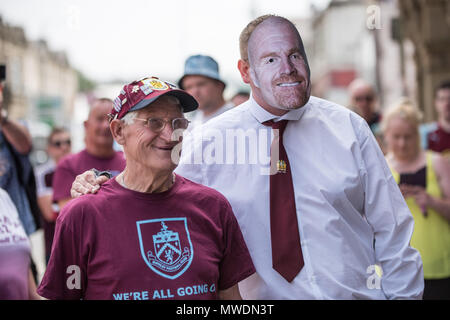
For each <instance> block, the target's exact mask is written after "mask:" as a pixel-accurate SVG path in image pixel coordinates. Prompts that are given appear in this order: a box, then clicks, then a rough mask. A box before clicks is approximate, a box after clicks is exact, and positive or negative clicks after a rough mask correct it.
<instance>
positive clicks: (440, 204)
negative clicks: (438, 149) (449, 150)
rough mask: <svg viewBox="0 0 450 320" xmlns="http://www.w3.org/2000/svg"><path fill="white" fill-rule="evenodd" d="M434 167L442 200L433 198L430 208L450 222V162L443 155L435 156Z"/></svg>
mask: <svg viewBox="0 0 450 320" xmlns="http://www.w3.org/2000/svg"><path fill="white" fill-rule="evenodd" d="M433 165H434V170H435V172H436V176H437V179H438V183H439V187H440V188H441V192H442V198H441V199H438V198H433V199H432V201H431V204H430V207H431V208H432V209H434V210H435V211H436V212H437V213H439V214H440V215H441V216H443V217H444V218H445V219H446V220H448V221H450V162H449V160H448V159H447V158H445V157H443V156H442V155H440V154H435V155H434V158H433Z"/></svg>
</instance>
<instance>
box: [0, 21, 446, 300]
mask: <svg viewBox="0 0 450 320" xmlns="http://www.w3.org/2000/svg"><path fill="white" fill-rule="evenodd" d="M239 49H240V59H239V61H238V69H239V72H240V75H241V77H242V80H243V82H244V83H245V84H248V85H249V86H250V88H251V93H248V92H237V93H236V94H235V95H234V96H233V98H232V99H230V101H226V99H225V98H224V90H225V87H226V82H225V81H224V80H223V79H222V78H221V76H220V73H219V65H218V63H217V62H216V61H215V60H214V59H213V58H212V57H210V56H206V55H192V56H190V57H189V58H188V59H187V60H186V62H185V66H184V72H183V76H182V77H181V78H180V79H179V81H178V86H177V85H175V84H173V83H171V82H168V81H165V80H163V79H160V78H159V77H155V76H153V75H149V76H148V77H146V78H144V79H141V80H136V81H133V82H131V83H128V84H125V85H124V86H123V89H122V90H121V92H120V93H119V94H118V96H117V98H115V99H109V98H101V99H97V100H96V101H95V102H94V103H93V104H92V106H91V108H90V112H89V115H88V117H87V119H86V121H85V122H84V129H85V149H83V150H82V151H80V152H78V153H71V139H70V133H69V132H68V131H67V130H66V129H64V128H60V127H56V128H54V129H53V130H52V132H51V133H50V135H49V137H48V141H47V153H48V155H49V158H50V160H49V161H48V162H47V163H45V164H44V165H41V166H38V167H36V168H33V167H32V166H31V163H30V161H29V160H28V155H29V153H30V151H31V149H32V139H31V137H30V135H29V133H28V131H27V129H26V127H25V126H24V125H23V124H21V123H19V122H16V121H13V120H11V119H9V118H8V115H7V112H5V110H6V109H5V108H4V106H3V96H2V95H1V91H0V111H1V113H0V299H43V298H46V299H134V300H137V299H164V298H173V299H186V298H187V299H264V300H267V299H275V300H277V299H450V82H445V81H444V82H443V83H442V84H440V85H439V86H438V87H437V88H436V92H435V109H436V113H437V115H438V118H437V121H436V123H435V124H434V125H433V126H429V125H427V126H424V125H423V123H422V118H421V113H420V111H419V110H418V108H417V107H416V106H414V104H413V102H411V101H410V100H408V99H406V98H401V97H399V102H398V103H397V104H395V105H393V106H381V107H380V106H378V107H377V104H376V102H377V94H376V90H375V88H374V86H372V85H371V84H370V83H369V82H367V81H366V80H364V79H355V80H354V81H353V82H352V83H351V84H350V85H349V86H348V95H349V104H348V106H340V105H338V104H335V103H333V102H331V101H327V100H324V99H321V98H318V97H314V96H312V95H311V86H312V85H311V70H310V67H309V64H308V59H307V56H306V52H305V48H304V46H303V41H302V38H301V36H300V34H299V32H298V30H297V28H296V27H295V26H294V24H293V23H292V22H291V21H289V20H287V19H285V18H283V17H279V16H275V15H264V16H261V17H258V18H257V19H255V20H253V21H251V22H250V23H249V24H248V25H247V26H246V27H245V29H244V30H243V31H242V33H241V35H240V38H239ZM400 98H401V99H400ZM192 113H194V116H190V115H191V114H192ZM424 128H426V129H424ZM230 132H234V133H236V132H247V133H249V132H250V133H251V132H254V133H255V136H257V139H260V140H258V147H266V149H265V150H266V151H267V155H268V158H267V161H259V162H258V161H252V160H250V159H254V158H255V153H260V151H261V150H260V149H256V152H255V149H254V148H252V147H251V145H250V144H251V143H250V142H249V140H245V141H244V142H243V143H241V144H239V143H237V145H235V144H233V143H230V142H233V141H234V140H233V141H231V140H230V138H229V133H230ZM261 133H262V134H261ZM250 140H251V139H250ZM261 141H262V142H261ZM423 141H426V143H424V142H423ZM114 143H117V144H118V145H120V146H121V147H122V150H123V151H117V150H116V149H115V148H114V146H113V144H114ZM199 155H200V159H199ZM202 157H203V158H202ZM221 159H222V160H223V159H226V161H220V160H221ZM242 159H244V161H241V160H242ZM258 160H261V159H260V158H258ZM38 228H43V229H44V233H45V259H46V263H48V265H47V268H46V271H45V275H44V277H43V279H42V280H40V279H38V277H37V276H36V268H35V266H34V263H33V260H32V259H31V254H30V252H31V249H30V241H29V235H30V234H32V233H33V232H35V231H36V230H37V229H38ZM68 268H70V269H68ZM188 288H189V290H188Z"/></svg>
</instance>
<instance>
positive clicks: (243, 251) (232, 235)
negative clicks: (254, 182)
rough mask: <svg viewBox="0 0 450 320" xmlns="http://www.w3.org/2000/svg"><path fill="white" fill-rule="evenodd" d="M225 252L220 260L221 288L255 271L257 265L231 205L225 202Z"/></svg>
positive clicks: (227, 286)
mask: <svg viewBox="0 0 450 320" xmlns="http://www.w3.org/2000/svg"><path fill="white" fill-rule="evenodd" d="M222 214H223V217H224V220H225V221H224V225H225V230H224V243H225V248H224V254H223V257H222V260H221V262H220V266H219V268H220V277H219V289H220V290H225V289H228V288H230V287H232V286H234V285H235V284H237V283H238V282H240V281H242V280H244V279H245V278H247V277H249V276H251V275H252V274H253V273H255V267H254V265H253V262H252V259H251V257H250V254H249V252H248V248H247V245H246V244H245V241H244V237H243V236H242V232H241V229H240V228H239V224H238V222H237V220H236V217H235V216H234V213H233V211H232V209H231V206H230V204H229V203H228V202H226V203H225V210H224V213H222Z"/></svg>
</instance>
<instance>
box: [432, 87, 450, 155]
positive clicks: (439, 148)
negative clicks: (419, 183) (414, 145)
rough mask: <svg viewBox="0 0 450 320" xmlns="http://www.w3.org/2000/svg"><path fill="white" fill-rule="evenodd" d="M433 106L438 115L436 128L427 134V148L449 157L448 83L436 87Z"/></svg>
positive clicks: (449, 97) (449, 110)
mask: <svg viewBox="0 0 450 320" xmlns="http://www.w3.org/2000/svg"><path fill="white" fill-rule="evenodd" d="M434 106H435V108H436V112H437V115H438V120H437V128H436V129H435V130H434V131H432V132H430V133H428V135H427V146H428V149H430V150H433V151H435V152H441V153H443V154H444V155H445V156H448V157H450V81H444V82H442V83H441V84H440V85H439V86H438V87H437V89H436V94H435V100H434Z"/></svg>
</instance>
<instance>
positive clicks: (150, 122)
mask: <svg viewBox="0 0 450 320" xmlns="http://www.w3.org/2000/svg"><path fill="white" fill-rule="evenodd" d="M134 119H135V120H141V121H145V122H147V127H148V128H149V129H150V130H152V131H153V132H155V133H159V132H161V131H163V130H164V128H165V127H166V123H168V122H171V123H172V129H173V130H174V131H175V130H178V129H181V130H186V129H187V127H188V126H189V123H190V121H189V120H188V119H185V118H175V119H172V120H164V119H159V118H148V119H140V118H134Z"/></svg>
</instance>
